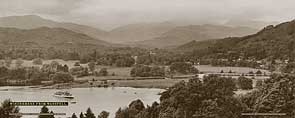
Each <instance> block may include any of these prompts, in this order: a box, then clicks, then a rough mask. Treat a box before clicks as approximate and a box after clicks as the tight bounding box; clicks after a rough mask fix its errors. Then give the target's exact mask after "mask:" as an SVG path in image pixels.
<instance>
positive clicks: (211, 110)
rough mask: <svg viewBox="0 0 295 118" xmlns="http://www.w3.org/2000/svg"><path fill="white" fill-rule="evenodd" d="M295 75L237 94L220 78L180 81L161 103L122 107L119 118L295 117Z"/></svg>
mask: <svg viewBox="0 0 295 118" xmlns="http://www.w3.org/2000/svg"><path fill="white" fill-rule="evenodd" d="M294 88H295V76H292V75H273V76H272V77H271V79H269V80H266V81H265V82H264V83H263V85H262V86H261V87H259V89H258V90H255V91H253V92H251V93H249V94H246V95H239V96H237V95H235V93H234V91H235V90H236V86H235V83H234V81H233V80H232V79H231V78H223V77H218V76H209V77H205V78H204V79H203V80H202V81H201V80H200V79H198V78H195V79H191V80H190V81H189V82H184V81H183V82H180V83H178V84H176V85H174V86H173V87H170V88H169V89H168V90H167V91H165V92H163V93H162V94H161V98H160V103H157V102H155V103H153V104H152V106H147V107H145V106H144V104H143V103H142V102H141V101H140V100H136V101H133V102H132V103H131V104H130V105H129V106H128V107H127V108H124V109H122V108H120V109H119V110H118V111H117V113H116V118H241V117H242V116H241V113H247V112H248V113H253V112H256V113H287V114H288V117H290V116H291V117H292V116H293V117H294V116H295V114H294V113H295V91H294Z"/></svg>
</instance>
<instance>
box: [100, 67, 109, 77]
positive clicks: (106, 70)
mask: <svg viewBox="0 0 295 118" xmlns="http://www.w3.org/2000/svg"><path fill="white" fill-rule="evenodd" d="M99 75H100V76H107V75H108V69H107V68H102V69H100V71H99Z"/></svg>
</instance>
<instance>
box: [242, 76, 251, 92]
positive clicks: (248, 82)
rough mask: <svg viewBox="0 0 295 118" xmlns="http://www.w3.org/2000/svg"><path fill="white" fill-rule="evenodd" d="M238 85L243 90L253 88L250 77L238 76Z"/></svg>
mask: <svg viewBox="0 0 295 118" xmlns="http://www.w3.org/2000/svg"><path fill="white" fill-rule="evenodd" d="M238 85H239V87H240V88H241V89H243V90H249V89H253V81H252V79H249V78H246V77H243V76H240V77H239V78H238Z"/></svg>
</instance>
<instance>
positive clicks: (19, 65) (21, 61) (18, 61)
mask: <svg viewBox="0 0 295 118" xmlns="http://www.w3.org/2000/svg"><path fill="white" fill-rule="evenodd" d="M23 63H24V61H23V60H22V59H20V58H19V59H17V60H16V61H15V67H16V68H20V67H21V66H22V64H23Z"/></svg>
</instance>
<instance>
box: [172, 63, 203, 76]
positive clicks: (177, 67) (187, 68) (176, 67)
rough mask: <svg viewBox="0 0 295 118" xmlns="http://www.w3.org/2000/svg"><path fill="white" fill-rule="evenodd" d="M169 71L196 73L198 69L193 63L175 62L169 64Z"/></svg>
mask: <svg viewBox="0 0 295 118" xmlns="http://www.w3.org/2000/svg"><path fill="white" fill-rule="evenodd" d="M170 71H171V72H172V73H181V74H196V73H198V72H199V71H198V69H197V68H195V67H194V65H192V64H190V63H186V62H175V63H173V64H171V66H170Z"/></svg>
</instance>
